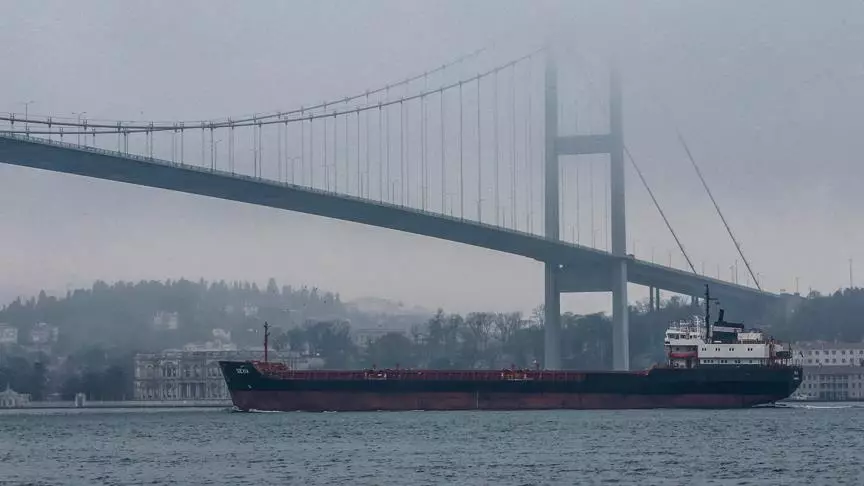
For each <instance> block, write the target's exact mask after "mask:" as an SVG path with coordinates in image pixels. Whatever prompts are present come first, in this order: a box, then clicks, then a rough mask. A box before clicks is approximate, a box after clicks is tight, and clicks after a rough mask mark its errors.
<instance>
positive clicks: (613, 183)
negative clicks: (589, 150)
mask: <svg viewBox="0 0 864 486" xmlns="http://www.w3.org/2000/svg"><path fill="white" fill-rule="evenodd" d="M609 81H610V83H609V139H610V140H609V142H610V143H609V189H610V203H611V204H610V209H611V211H610V218H609V222H610V225H611V230H612V235H611V236H612V254H613V255H614V256H616V257H618V258H619V259H620V260H619V261H618V263H617V264H616V265H615V266H614V269H613V272H612V273H613V274H612V365H613V367H614V368H615V369H616V370H621V371H626V370H629V369H630V323H629V320H630V316H629V309H628V306H627V261H628V257H627V228H626V224H625V210H624V131H623V123H622V122H623V120H622V113H621V80H620V78H619V76H618V70H617V68H615V67H614V66H613V68H612V74H611V78H610V80H609Z"/></svg>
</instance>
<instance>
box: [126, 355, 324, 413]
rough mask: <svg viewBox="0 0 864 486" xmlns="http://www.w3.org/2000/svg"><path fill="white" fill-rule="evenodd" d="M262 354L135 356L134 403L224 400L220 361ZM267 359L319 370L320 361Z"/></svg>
mask: <svg viewBox="0 0 864 486" xmlns="http://www.w3.org/2000/svg"><path fill="white" fill-rule="evenodd" d="M263 355H264V350H263V348H261V349H247V350H241V351H225V350H205V351H200V350H195V351H191V350H190V351H186V350H179V349H172V350H166V351H163V352H161V353H145V354H137V355H136V356H135V385H134V388H135V399H136V400H227V399H229V398H230V396H229V394H228V387H227V386H226V385H225V379H224V378H223V376H222V370H221V369H220V368H219V361H220V360H247V359H248V360H260V359H262V358H263ZM270 359H271V360H273V361H281V362H283V363H286V364H287V365H288V366H289V367H291V368H292V369H308V368H309V367H310V366H320V365H321V364H322V363H321V360H320V359H317V361H315V360H316V359H315V358H311V359H310V358H300V357H297V356H296V355H295V354H288V353H277V352H275V351H273V350H272V349H271V350H270Z"/></svg>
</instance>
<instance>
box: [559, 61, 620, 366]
mask: <svg viewBox="0 0 864 486" xmlns="http://www.w3.org/2000/svg"><path fill="white" fill-rule="evenodd" d="M609 84H610V89H609V98H610V99H609V111H610V113H609V132H608V133H605V134H591V135H566V136H562V135H561V134H559V132H558V70H557V66H556V59H555V54H554V51H553V49H552V48H551V47H550V48H547V49H546V70H545V134H546V135H545V157H546V159H545V164H544V167H545V175H544V181H545V200H544V216H545V221H544V222H545V235H546V237H547V238H549V239H554V240H558V239H560V236H559V227H560V216H559V211H558V207H559V204H560V200H559V197H560V196H559V191H560V182H561V181H560V180H559V170H558V169H559V163H560V157H561V156H563V155H591V154H609V181H610V188H609V189H610V200H611V201H610V226H611V243H612V245H611V246H612V248H611V249H612V255H613V256H614V257H617V258H616V259H615V260H614V262H613V263H612V265H610V266H608V267H605V266H604V267H602V268H580V267H578V266H570V265H565V263H568V262H558V261H548V260H547V261H545V262H544V263H545V272H544V273H545V275H544V277H545V278H544V285H545V291H544V326H545V339H544V344H545V360H544V361H545V362H544V366H545V367H546V368H547V369H560V368H561V341H560V334H561V293H562V292H596V291H611V292H612V349H613V352H612V354H613V358H612V362H613V367H614V369H616V370H628V369H629V368H630V332H629V327H630V326H629V319H628V307H627V260H628V257H627V254H626V248H627V247H626V244H627V229H626V224H625V199H624V193H625V191H624V131H623V119H622V109H621V81H620V77H619V74H618V71H617V69H615V67H613V68H612V72H611V74H610V82H609Z"/></svg>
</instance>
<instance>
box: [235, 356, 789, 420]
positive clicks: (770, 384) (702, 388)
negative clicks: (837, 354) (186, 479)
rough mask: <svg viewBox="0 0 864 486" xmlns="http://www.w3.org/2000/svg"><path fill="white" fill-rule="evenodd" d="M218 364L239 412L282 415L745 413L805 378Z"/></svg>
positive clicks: (785, 371)
mask: <svg viewBox="0 0 864 486" xmlns="http://www.w3.org/2000/svg"><path fill="white" fill-rule="evenodd" d="M220 365H221V366H222V373H223V375H224V376H225V379H226V382H227V384H228V389H229V391H230V393H231V397H232V400H233V402H234V405H235V407H237V408H238V409H240V410H282V411H293V410H308V411H325V410H342V411H348V410H352V411H361V410H418V409H421V410H478V409H479V410H534V409H625V408H745V407H752V406H755V405H761V404H766V403H773V402H776V401H778V400H782V399H785V398H787V397H789V396H790V395H791V394H792V393H793V392H794V391H795V390H796V389H797V388H798V386H799V384H800V382H801V376H802V375H801V369H800V368H797V367H756V366H723V367H701V368H696V369H666V368H655V369H652V370H649V371H644V372H584V373H570V374H569V375H568V376H569V378H568V379H567V380H562V381H556V379H548V378H544V379H528V380H514V379H488V378H484V379H473V380H469V379H464V380H435V379H406V378H400V379H381V380H379V379H338V378H335V379H334V378H333V377H332V376H328V377H326V378H324V376H326V375H322V378H321V379H317V378H316V375H315V372H308V373H307V374H305V375H303V379H298V378H296V377H295V378H282V377H270V376H265V375H264V374H262V373H260V372H259V370H258V369H257V368H256V366H255V364H254V363H251V362H236V361H223V362H220ZM574 377H575V378H574Z"/></svg>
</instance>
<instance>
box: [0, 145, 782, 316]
mask: <svg viewBox="0 0 864 486" xmlns="http://www.w3.org/2000/svg"><path fill="white" fill-rule="evenodd" d="M0 163H5V164H10V165H17V166H22V167H30V168H35V169H42V170H48V171H52V172H61V173H65V174H75V175H80V176H86V177H92V178H97V179H104V180H110V181H116V182H125V183H128V184H135V185H139V186H146V187H156V188H161V189H168V190H172V191H180V192H185V193H189V194H198V195H202V196H210V197H215V198H220V199H227V200H231V201H238V202H244V203H248V204H256V205H260V206H267V207H271V208H278V209H286V210H290V211H297V212H301V213H306V214H314V215H318V216H324V217H328V218H334V219H340V220H344V221H352V222H355V223H362V224H368V225H372V226H378V227H382V228H390V229H394V230H399V231H405V232H408V233H413V234H418V235H424V236H431V237H433V238H439V239H443V240H448V241H455V242H459V243H464V244H467V245H473V246H478V247H481V248H487V249H490V250H496V251H500V252H504V253H510V254H513V255H519V256H523V257H527V258H532V259H534V260H538V261H543V262H552V263H558V264H559V265H560V267H559V271H560V272H561V276H560V279H559V280H560V285H561V291H562V292H606V291H611V279H612V271H613V264H614V263H615V262H616V261H618V260H619V258H618V257H615V256H612V255H611V254H610V253H608V252H605V251H599V250H595V249H593V248H589V247H585V246H581V245H574V244H570V243H565V242H561V241H554V240H548V239H546V238H544V237H542V236H537V235H533V234H530V233H525V232H520V231H513V230H507V229H503V228H499V227H496V226H492V225H487V224H483V223H478V222H474V221H469V220H464V219H460V218H453V217H449V216H442V215H439V214H436V213H432V212H428V211H420V210H416V209H411V208H407V207H402V206H398V205H393V204H388V203H379V202H375V201H371V200H368V199H363V198H358V197H353V196H346V195H341V194H336V193H332V192H326V191H322V190H318V189H310V188H307V187H301V186H296V185H291V184H283V183H278V182H275V181H269V180H266V179H260V178H253V177H249V176H244V175H236V174H231V173H229V172H224V171H218V170H210V169H202V168H200V167H195V166H189V165H181V164H175V163H172V162H167V161H163V160H158V159H148V158H144V157H138V156H128V155H125V154H122V153H120V152H111V151H103V150H98V149H90V148H85V147H78V146H76V145H72V144H65V143H61V142H48V141H45V140H39V139H32V138H31V139H27V138H24V137H21V136H6V135H0ZM627 260H628V263H627V267H628V271H627V276H628V279H629V281H630V282H631V283H635V284H639V285H644V286H649V287H657V288H660V289H663V290H667V291H671V292H675V293H680V294H684V295H691V296H701V295H702V294H703V293H704V285H705V284H706V283H707V284H709V285H710V286H711V293H712V295H714V296H716V297H718V298H720V299H724V300H726V301H728V300H735V301H754V300H771V299H773V298H775V297H777V295H775V294H770V293H765V292H759V291H756V290H754V289H752V288H749V287H744V286H741V285H735V284H730V283H728V282H723V281H721V280H715V279H712V278H706V277H703V276H699V275H695V274H692V273H689V272H684V271H681V270H676V269H673V268H668V267H663V266H661V265H655V264H652V263H649V262H645V261H641V260H636V259H632V258H628V259H627Z"/></svg>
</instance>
